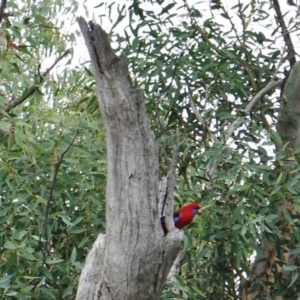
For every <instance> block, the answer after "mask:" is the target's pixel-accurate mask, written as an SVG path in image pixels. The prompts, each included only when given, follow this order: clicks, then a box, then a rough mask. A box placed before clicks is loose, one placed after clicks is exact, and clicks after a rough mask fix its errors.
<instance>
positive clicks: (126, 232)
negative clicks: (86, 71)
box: [76, 18, 182, 300]
mask: <svg viewBox="0 0 300 300" xmlns="http://www.w3.org/2000/svg"><path fill="white" fill-rule="evenodd" d="M78 23H79V26H80V29H81V32H82V35H83V37H84V39H85V43H86V45H87V48H88V51H89V54H90V58H91V63H92V69H93V73H94V76H95V80H96V87H97V94H98V100H99V106H100V110H101V112H102V116H103V119H104V122H105V124H106V130H107V190H106V234H105V235H100V236H99V237H98V238H97V240H96V242H95V243H94V245H93V247H92V249H91V251H90V253H89V255H88V257H87V259H86V264H85V267H84V269H83V271H82V274H81V277H80V281H79V286H78V291H77V297H76V299H77V300H83V299H94V300H95V299H101V300H112V299H113V300H118V299H120V300H126V299H128V300H129V299H130V300H132V299H135V300H139V299H143V300H146V299H158V297H159V295H160V294H161V291H162V289H163V287H164V284H165V281H166V277H167V275H168V272H169V270H170V268H171V266H172V263H173V261H174V260H175V258H176V256H177V254H178V252H179V250H180V245H181V241H182V234H181V233H180V232H179V231H178V230H177V229H175V227H174V226H173V225H172V227H173V229H172V230H171V232H170V234H168V235H167V237H166V238H164V237H163V232H162V228H161V225H160V213H161V212H160V207H161V203H162V202H163V201H165V200H166V199H167V203H168V205H167V206H166V207H167V211H166V215H167V216H169V217H168V218H167V219H168V222H169V224H170V223H171V214H172V209H173V205H172V204H173V189H174V177H175V175H174V174H175V164H174V163H173V167H172V168H171V170H170V172H169V174H170V175H169V176H168V178H165V179H164V180H163V181H162V184H161V185H160V188H159V179H158V157H157V148H156V145H155V143H154V140H153V134H152V132H151V129H150V122H149V119H148V117H147V114H146V109H145V103H144V98H143V93H142V92H141V91H135V90H134V89H133V86H132V82H131V79H130V76H129V73H128V66H127V60H126V58H125V56H123V55H121V56H117V55H116V54H115V53H114V52H113V50H112V48H111V46H110V43H109V40H108V36H107V34H106V33H105V32H104V31H103V30H102V28H101V27H100V26H99V25H97V24H93V23H89V26H88V24H87V23H86V21H85V20H84V19H83V18H79V19H78ZM159 189H160V190H159Z"/></svg>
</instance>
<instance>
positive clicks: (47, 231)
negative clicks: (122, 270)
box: [0, 1, 106, 299]
mask: <svg viewBox="0 0 300 300" xmlns="http://www.w3.org/2000/svg"><path fill="white" fill-rule="evenodd" d="M3 2H4V1H3ZM77 7H78V5H77V3H76V1H69V2H66V1H34V2H32V1H7V5H6V8H5V11H4V12H5V13H8V12H9V13H11V14H12V16H10V17H8V18H4V19H3V20H2V22H1V24H0V36H1V41H2V44H1V49H0V50H1V66H0V76H1V77H0V78H1V86H0V94H1V97H0V104H1V107H0V114H1V120H0V130H1V131H0V222H1V226H0V255H1V256H0V257H1V259H0V270H1V271H0V276H1V277H0V295H1V296H0V298H1V299H72V298H73V297H74V294H75V293H76V288H77V281H78V277H79V274H80V271H81V268H82V265H83V263H84V259H85V257H86V255H87V251H88V249H89V247H90V246H91V244H92V243H93V241H94V239H95V238H96V236H97V234H98V233H99V232H103V231H104V227H105V224H104V221H103V220H104V217H103V215H104V213H103V209H104V187H105V182H106V175H105V164H106V162H105V151H106V150H105V136H104V132H103V129H102V122H101V119H100V113H99V110H98V107H97V104H96V97H95V92H94V84H93V78H92V77H91V72H90V71H89V69H88V67H89V65H88V64H86V68H85V67H84V65H82V66H74V62H73V61H72V57H73V55H74V53H73V49H72V50H67V48H70V47H72V46H73V45H75V40H76V34H75V33H74V32H75V31H74V32H71V31H70V32H67V33H66V32H65V29H64V28H65V27H66V26H70V24H68V23H69V22H70V16H72V15H73V16H74V15H75V13H76V10H77ZM59 16H60V18H59ZM67 17H68V18H67ZM72 22H73V23H74V22H75V20H74V17H73V21H72ZM11 43H13V44H11ZM13 46H14V47H13ZM75 50H76V49H75ZM64 54H65V56H64V57H63V58H62V56H63V55H64ZM75 55H77V57H78V53H75ZM56 60H57V62H58V65H55V66H54V68H53V69H51V71H49V74H47V75H45V74H44V72H45V71H47V70H50V68H51V66H52V64H54V63H55V61H56ZM44 75H45V76H44ZM30 93H31V94H30ZM18 101H19V103H17V102H18ZM13 103H17V105H16V106H14V105H13ZM66 150H67V151H66ZM62 155H64V156H63V157H62Z"/></svg>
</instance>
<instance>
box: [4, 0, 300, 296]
mask: <svg viewBox="0 0 300 300" xmlns="http://www.w3.org/2000/svg"><path fill="white" fill-rule="evenodd" d="M190 2H192V1H184V0H182V1H176V3H175V2H172V1H164V0H156V1H136V0H132V1H127V2H126V3H124V4H122V3H123V2H121V1H118V2H117V3H115V2H111V1H106V2H101V1H100V2H98V3H95V6H96V8H95V9H94V12H95V18H96V22H98V21H99V22H101V20H102V21H103V22H109V20H110V21H111V24H112V25H111V31H112V32H111V38H112V40H113V41H114V42H115V44H114V45H115V47H116V48H117V49H118V50H120V51H123V52H124V53H125V54H126V56H127V57H128V61H129V67H130V69H131V72H132V74H133V76H134V78H135V81H134V84H135V86H136V87H137V88H141V89H142V90H144V92H145V96H146V100H147V109H148V114H149V116H150V118H151V122H152V129H153V132H154V134H155V138H156V141H157V144H158V145H159V149H160V156H159V158H160V168H161V174H166V172H167V171H168V169H169V164H170V160H171V157H172V153H173V146H174V138H175V130H176V128H179V130H180V153H179V154H180V157H179V161H178V182H177V191H176V194H175V198H176V200H177V202H178V206H181V205H182V204H184V203H186V202H191V201H197V202H200V203H201V204H202V206H206V205H207V206H208V207H207V209H206V210H204V211H203V213H202V215H201V216H200V217H198V218H197V219H196V221H195V222H194V224H193V225H192V226H191V227H190V228H188V229H187V230H186V232H185V234H186V238H185V242H184V245H183V249H182V252H183V253H184V255H183V260H182V261H181V263H180V265H179V266H178V267H177V273H176V280H172V281H170V282H169V283H168V284H167V286H166V288H165V290H164V293H163V294H162V296H161V299H171V298H172V299H242V297H243V296H244V295H243V293H245V291H246V290H247V288H248V287H250V286H251V289H252V290H253V291H259V290H260V289H261V288H262V286H263V285H264V284H265V285H268V286H269V287H270V295H271V296H272V299H273V298H275V297H276V296H282V297H283V298H284V299H296V295H297V291H298V290H299V288H300V281H299V272H298V270H299V261H298V257H297V254H299V253H300V248H299V242H300V236H299V231H298V227H297V222H298V221H297V218H298V214H299V213H300V202H299V201H300V199H299V192H300V189H299V184H298V182H299V166H300V160H299V151H298V149H292V150H291V151H289V152H288V154H286V153H283V152H280V153H279V152H277V151H276V149H278V148H277V147H279V145H280V146H281V148H282V137H281V136H280V135H279V134H278V133H277V131H276V124H277V122H278V109H279V107H280V103H281V101H283V100H282V97H281V96H282V93H280V91H278V92H276V91H275V90H274V89H273V90H268V91H267V92H266V93H264V94H263V95H262V96H261V97H260V98H259V100H258V101H257V102H256V103H255V105H253V107H252V108H251V109H248V105H249V103H250V102H251V100H253V97H254V96H255V95H257V94H258V93H259V92H260V91H261V90H262V89H263V88H265V87H266V86H267V85H268V83H269V82H270V81H271V80H279V79H284V78H285V77H286V72H285V68H287V57H286V53H285V52H284V51H282V44H281V41H282V33H281V32H280V27H279V26H278V24H277V23H276V21H275V18H274V16H275V12H274V9H273V5H272V3H273V2H271V1H259V0H253V1H232V3H231V1H227V2H230V4H228V6H227V5H225V1H224V3H223V1H210V4H209V5H208V4H207V3H206V2H207V1H198V2H197V1H194V2H193V3H190ZM3 3H4V2H3ZM77 7H78V4H77V3H76V1H74V0H70V1H60V0H56V1H46V0H41V1H17V0H14V1H7V5H6V8H5V13H8V12H11V13H13V16H9V17H5V18H3V19H2V21H1V24H0V47H1V48H0V55H1V65H0V78H1V85H0V114H1V119H0V130H1V131H0V222H1V226H0V258H1V259H0V276H1V277H0V296H1V299H31V298H32V299H73V298H74V297H75V294H76V286H77V282H78V277H79V274H80V271H81V268H82V265H83V263H84V260H85V257H86V255H87V252H88V249H89V248H90V247H91V244H92V243H93V241H94V240H95V239H96V236H97V234H99V233H101V232H104V231H105V217H104V205H105V204H104V194H105V184H106V175H105V172H106V170H105V133H104V129H103V126H102V121H101V117H100V113H99V109H98V106H97V101H96V95H95V91H94V82H93V78H92V74H91V72H90V70H89V65H88V64H87V63H84V64H82V65H76V63H77V60H76V61H75V62H74V61H73V60H72V57H73V54H74V53H73V51H74V50H75V51H76V48H74V49H73V48H72V46H73V45H74V43H75V40H76V38H77V36H76V32H71V31H70V32H68V31H67V32H66V31H65V30H64V29H63V28H65V27H66V26H67V28H68V29H69V28H70V24H67V22H70V21H69V19H68V18H67V17H66V18H64V16H70V15H71V16H73V17H74V15H76V11H77ZM288 8H289V10H290V11H293V10H294V6H288ZM295 15H296V10H295ZM104 16H106V17H107V18H104ZM73 21H74V20H73ZM106 24H107V23H106ZM297 26H298V19H297V18H296V17H294V18H291V19H290V22H289V28H288V30H289V31H291V32H292V31H293V30H294V29H295V28H297ZM70 47H71V48H72V49H71V50H70V51H67V49H68V48H70ZM65 51H67V52H66V55H65V56H64V58H62V59H61V60H60V62H59V64H60V67H58V66H57V65H56V66H55V67H54V68H53V69H51V70H50V71H49V73H47V74H46V75H45V76H43V74H44V73H43V72H45V71H46V70H47V69H49V68H50V66H51V64H52V63H53V62H54V61H55V59H57V58H59V57H60V56H62V55H63V54H64V53H65ZM55 70H56V71H55ZM30 88H32V89H30ZM30 91H31V92H32V93H31V94H30V95H29V94H28V93H29V92H30ZM18 99H19V100H20V101H19V102H20V103H18V104H17V105H15V106H13V105H12V106H10V104H12V103H15V102H14V101H16V100H18ZM22 99H23V101H21V100H22ZM236 124H238V125H237V126H236ZM289 205H291V206H292V207H293V209H292V210H290V209H289ZM282 208H284V209H282ZM116 217H117V216H116ZM266 244H271V245H272V246H273V248H274V249H275V250H276V253H277V257H276V259H273V260H272V261H271V260H270V256H271V254H270V253H269V254H270V256H266V257H265V258H264V259H263V261H268V260H270V266H271V268H272V270H273V273H272V275H274V280H273V282H272V283H270V281H266V282H264V280H263V279H260V280H259V281H258V282H256V284H254V285H250V281H251V280H252V279H253V278H252V276H253V272H252V268H251V267H252V265H253V262H254V260H255V257H256V255H257V254H259V253H263V251H265V245H266ZM287 249H289V250H290V253H289V254H290V257H291V259H292V262H289V263H287V262H286V261H285V260H284V258H283V254H284V253H285V252H286V251H287Z"/></svg>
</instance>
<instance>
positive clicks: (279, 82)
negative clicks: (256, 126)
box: [245, 79, 284, 114]
mask: <svg viewBox="0 0 300 300" xmlns="http://www.w3.org/2000/svg"><path fill="white" fill-rule="evenodd" d="M283 81H284V79H279V80H277V81H274V80H271V81H270V82H269V83H268V84H267V85H266V86H265V87H264V88H262V89H261V90H260V91H259V92H258V93H257V94H256V95H255V96H254V97H253V98H252V99H251V100H250V102H249V103H248V105H247V106H246V108H245V113H246V114H249V113H250V111H251V109H252V107H253V106H254V105H255V104H256V102H257V101H258V100H259V99H260V98H261V97H263V96H264V95H265V94H266V93H268V92H269V91H270V90H273V89H275V88H277V87H279V86H281V85H282V83H283Z"/></svg>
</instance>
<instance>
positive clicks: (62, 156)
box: [43, 127, 79, 260]
mask: <svg viewBox="0 0 300 300" xmlns="http://www.w3.org/2000/svg"><path fill="white" fill-rule="evenodd" d="M78 133H79V127H78V128H77V129H76V132H75V135H74V137H73V139H72V140H71V142H70V144H69V145H68V146H67V148H66V149H65V150H64V151H63V152H62V154H61V155H60V156H59V158H58V160H57V162H56V163H55V166H54V170H53V175H52V179H51V183H50V191H49V195H48V199H47V203H46V211H45V229H44V237H45V247H44V253H43V255H44V260H45V259H46V253H49V251H50V249H49V241H48V219H49V212H50V204H51V201H52V198H53V191H54V186H55V182H56V178H57V175H58V171H59V167H60V165H61V164H62V162H63V159H64V156H65V155H66V153H67V152H68V151H69V149H70V148H71V146H72V145H73V143H74V141H75V139H76V137H77V135H78Z"/></svg>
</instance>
